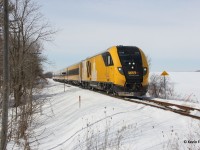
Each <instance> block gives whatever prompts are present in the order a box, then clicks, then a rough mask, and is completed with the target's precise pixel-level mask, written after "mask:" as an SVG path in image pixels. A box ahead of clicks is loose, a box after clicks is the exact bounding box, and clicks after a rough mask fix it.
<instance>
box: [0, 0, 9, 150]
mask: <svg viewBox="0 0 200 150" xmlns="http://www.w3.org/2000/svg"><path fill="white" fill-rule="evenodd" d="M3 14H4V21H3V22H4V23H3V24H4V25H3V36H4V50H3V104H2V128H1V145H0V148H1V149H0V150H5V149H6V146H7V131H8V100H9V70H8V69H9V67H8V64H9V61H8V54H9V53H8V36H9V34H8V32H9V29H8V28H9V23H8V22H9V21H8V19H9V17H8V0H4V1H3Z"/></svg>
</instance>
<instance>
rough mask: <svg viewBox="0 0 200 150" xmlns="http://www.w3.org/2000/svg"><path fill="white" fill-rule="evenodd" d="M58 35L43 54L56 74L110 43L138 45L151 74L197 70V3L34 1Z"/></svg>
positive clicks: (199, 64) (165, 0) (199, 20)
mask: <svg viewBox="0 0 200 150" xmlns="http://www.w3.org/2000/svg"><path fill="white" fill-rule="evenodd" d="M38 3H39V4H40V5H42V7H41V11H42V13H43V14H44V16H45V17H46V18H47V19H48V20H49V21H50V23H51V24H52V25H53V26H54V27H55V28H57V29H59V32H58V33H57V34H56V35H55V41H54V42H53V43H46V44H44V46H45V50H46V51H45V54H46V55H47V56H48V58H49V60H50V61H51V62H52V63H53V64H52V65H50V66H48V67H46V70H52V71H56V70H59V69H62V68H64V67H67V66H69V65H71V64H74V63H77V62H79V61H80V60H83V59H85V58H87V57H89V56H92V55H94V54H96V53H99V52H102V51H103V50H106V49H107V48H109V47H111V46H113V45H132V46H138V47H140V48H141V49H142V50H143V51H144V52H145V54H147V55H148V56H149V57H150V58H151V59H152V66H151V70H152V71H163V70H167V71H195V70H198V69H200V9H199V8H200V0H38Z"/></svg>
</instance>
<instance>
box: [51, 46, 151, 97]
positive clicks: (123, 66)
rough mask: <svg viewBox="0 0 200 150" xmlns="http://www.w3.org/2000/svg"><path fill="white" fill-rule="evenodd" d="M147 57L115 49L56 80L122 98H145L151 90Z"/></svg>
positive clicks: (65, 71) (130, 49) (131, 49)
mask: <svg viewBox="0 0 200 150" xmlns="http://www.w3.org/2000/svg"><path fill="white" fill-rule="evenodd" d="M148 76H149V68H148V63H147V59H146V56H145V54H144V53H143V51H142V50H141V49H139V48H138V47H135V46H113V47H111V48H108V49H107V50H106V51H105V52H103V53H100V54H97V55H95V56H92V57H89V58H87V59H85V60H83V61H81V62H79V63H77V64H75V65H72V66H70V67H68V68H65V69H63V70H61V71H59V72H57V73H55V74H54V77H53V79H54V80H55V81H59V82H66V83H71V84H75V85H80V86H82V87H84V88H89V89H99V90H103V91H106V92H107V93H113V94H116V95H119V96H142V95H145V94H146V92H147V88H148Z"/></svg>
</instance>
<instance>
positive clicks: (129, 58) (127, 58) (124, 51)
mask: <svg viewBox="0 0 200 150" xmlns="http://www.w3.org/2000/svg"><path fill="white" fill-rule="evenodd" d="M118 55H119V58H120V61H121V64H122V66H132V65H136V64H137V65H138V64H142V59H141V55H140V51H139V49H138V48H137V47H118Z"/></svg>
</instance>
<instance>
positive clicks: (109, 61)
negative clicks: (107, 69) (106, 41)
mask: <svg viewBox="0 0 200 150" xmlns="http://www.w3.org/2000/svg"><path fill="white" fill-rule="evenodd" d="M102 57H103V60H104V63H105V65H106V66H113V60H112V57H111V55H110V53H109V52H106V53H103V54H102Z"/></svg>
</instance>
